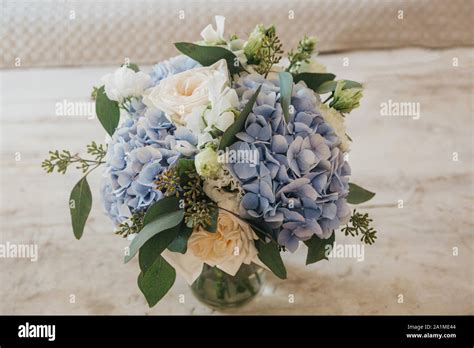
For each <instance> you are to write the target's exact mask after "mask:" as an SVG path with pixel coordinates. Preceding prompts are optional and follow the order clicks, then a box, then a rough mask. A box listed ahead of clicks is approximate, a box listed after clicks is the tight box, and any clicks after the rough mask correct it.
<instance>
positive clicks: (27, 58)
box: [0, 0, 474, 68]
mask: <svg viewBox="0 0 474 348" xmlns="http://www.w3.org/2000/svg"><path fill="white" fill-rule="evenodd" d="M473 3H474V2H473V1H470V0H450V1H444V0H418V1H409V0H393V1H386V0H379V1H377V0H358V1H356V0H350V1H347V0H319V1H310V0H300V1H284V0H262V1H248V0H241V1H238V2H235V1H229V0H224V1H223V0H220V1H216V0H196V1H190V0H188V1H183V0H180V1H161V0H138V1H127V0H115V1H113V0H102V1H91V0H85V1H84V0H82V1H75V0H69V1H67V0H49V1H48V0H43V1H31V0H30V1H27V0H19V1H18V0H15V1H13V0H2V1H1V11H2V13H1V21H2V23H1V29H0V50H1V51H2V56H1V59H0V67H6V68H8V67H14V66H15V63H17V65H18V63H20V64H21V66H22V67H35V66H78V65H104V64H114V65H115V64H120V63H121V62H123V60H124V59H125V58H129V59H130V60H131V61H133V62H137V63H140V64H150V63H154V62H156V61H157V60H161V59H163V58H166V57H169V56H171V55H174V54H175V53H176V50H175V49H174V47H173V46H172V43H173V42H176V41H196V40H198V39H199V34H198V33H199V30H200V29H202V28H204V27H205V26H206V25H207V24H209V23H211V22H213V16H214V15H216V14H222V15H225V16H226V18H227V23H226V33H228V34H231V33H237V34H245V31H248V30H249V28H252V27H253V26H254V25H255V24H257V23H267V24H269V23H275V24H277V25H278V30H279V35H280V37H281V39H282V41H283V43H284V45H285V47H286V48H291V47H294V46H295V45H296V43H297V42H298V40H299V39H300V36H301V35H302V33H308V34H312V35H317V36H318V37H319V38H320V41H321V44H320V45H319V50H320V51H321V52H327V51H340V50H351V49H365V48H392V47H402V46H423V47H453V46H469V45H472V43H473V36H472V28H473V27H472V26H473V25H472V13H473V7H474V6H473ZM399 11H403V19H400V17H401V12H399Z"/></svg>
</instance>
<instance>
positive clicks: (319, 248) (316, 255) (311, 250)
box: [304, 231, 336, 265]
mask: <svg viewBox="0 0 474 348" xmlns="http://www.w3.org/2000/svg"><path fill="white" fill-rule="evenodd" d="M335 239H336V236H335V233H334V231H333V232H332V235H331V237H329V238H328V239H321V238H319V237H318V236H316V235H314V236H312V237H311V239H309V240H307V241H305V242H304V243H305V244H306V246H307V247H308V255H307V256H306V264H307V265H309V264H311V263H315V262H318V261H321V260H324V259H325V260H327V259H328V258H327V257H326V246H327V245H333V244H334V240H335Z"/></svg>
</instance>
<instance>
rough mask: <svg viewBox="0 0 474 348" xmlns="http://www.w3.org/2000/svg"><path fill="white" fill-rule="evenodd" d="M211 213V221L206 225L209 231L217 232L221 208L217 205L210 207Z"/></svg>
mask: <svg viewBox="0 0 474 348" xmlns="http://www.w3.org/2000/svg"><path fill="white" fill-rule="evenodd" d="M209 209H210V211H211V213H210V216H211V223H210V224H209V225H207V226H205V229H206V231H207V232H216V230H217V218H218V217H219V208H217V207H209Z"/></svg>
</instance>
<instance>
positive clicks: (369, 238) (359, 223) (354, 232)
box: [341, 209, 377, 245]
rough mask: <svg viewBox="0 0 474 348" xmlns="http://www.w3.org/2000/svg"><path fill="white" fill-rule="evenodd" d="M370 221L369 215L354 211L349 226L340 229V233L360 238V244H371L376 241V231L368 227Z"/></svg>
mask: <svg viewBox="0 0 474 348" xmlns="http://www.w3.org/2000/svg"><path fill="white" fill-rule="evenodd" d="M371 222H372V219H370V218H369V214H367V213H365V214H361V213H359V212H357V211H356V210H355V209H354V212H353V213H352V216H351V219H350V221H349V224H348V225H346V226H345V227H343V228H342V230H341V231H342V232H344V234H345V235H346V236H347V235H351V236H352V237H355V236H359V235H360V236H361V238H360V240H361V242H364V243H365V244H369V245H370V244H373V243H374V242H375V240H376V239H377V236H376V233H377V231H376V230H374V229H373V228H372V227H370V223H371Z"/></svg>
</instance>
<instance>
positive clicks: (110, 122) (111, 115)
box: [95, 86, 120, 136]
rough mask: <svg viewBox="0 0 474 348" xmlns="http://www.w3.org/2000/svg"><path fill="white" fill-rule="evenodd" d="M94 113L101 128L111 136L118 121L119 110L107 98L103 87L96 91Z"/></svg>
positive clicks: (113, 102) (114, 103) (116, 104)
mask: <svg viewBox="0 0 474 348" xmlns="http://www.w3.org/2000/svg"><path fill="white" fill-rule="evenodd" d="M95 112H96V114H97V118H98V119H99V121H100V123H101V124H102V127H104V129H105V130H106V131H107V133H108V134H109V135H110V136H112V135H113V134H114V132H115V129H116V128H117V126H118V123H119V120H120V109H119V106H118V103H117V102H116V101H113V100H110V99H109V98H108V97H107V94H105V89H104V86H102V87H100V88H99V89H98V90H97V97H96V100H95Z"/></svg>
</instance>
